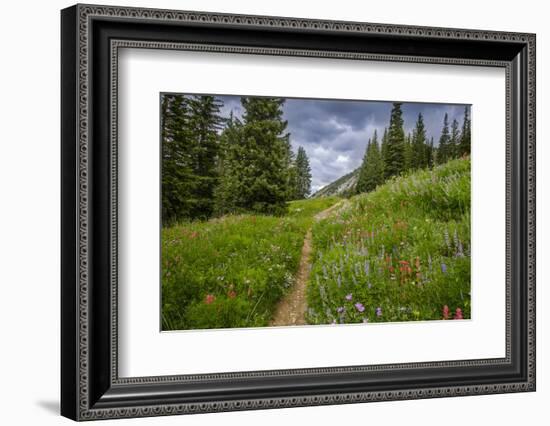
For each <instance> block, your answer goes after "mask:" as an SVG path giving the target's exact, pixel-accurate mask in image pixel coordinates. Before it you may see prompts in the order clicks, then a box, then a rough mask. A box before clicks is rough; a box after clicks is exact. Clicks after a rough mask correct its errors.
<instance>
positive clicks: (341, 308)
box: [336, 306, 346, 314]
mask: <svg viewBox="0 0 550 426" xmlns="http://www.w3.org/2000/svg"><path fill="white" fill-rule="evenodd" d="M345 309H346V308H344V307H343V306H339V307H338V308H337V309H336V312H338V313H339V314H341V313H342V312H344V311H345Z"/></svg>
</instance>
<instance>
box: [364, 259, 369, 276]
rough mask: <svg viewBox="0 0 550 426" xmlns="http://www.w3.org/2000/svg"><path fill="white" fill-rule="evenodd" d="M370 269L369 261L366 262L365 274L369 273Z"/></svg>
mask: <svg viewBox="0 0 550 426" xmlns="http://www.w3.org/2000/svg"><path fill="white" fill-rule="evenodd" d="M369 270H370V263H369V262H368V261H366V262H365V275H368V274H369Z"/></svg>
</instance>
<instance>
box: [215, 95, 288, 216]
mask: <svg viewBox="0 0 550 426" xmlns="http://www.w3.org/2000/svg"><path fill="white" fill-rule="evenodd" d="M241 103H242V106H243V107H244V114H243V122H242V124H241V123H239V124H238V125H235V124H234V125H233V127H232V128H231V129H230V130H229V129H226V130H225V131H224V134H225V133H226V132H227V135H224V138H225V139H226V140H227V141H226V143H227V144H229V145H231V146H232V148H231V152H230V153H228V158H227V160H226V165H225V166H224V176H223V182H222V184H221V186H222V188H223V189H220V190H219V191H217V198H218V199H219V200H223V202H222V201H218V202H217V205H218V210H219V211H220V210H221V212H224V211H225V212H228V211H229V212H234V211H253V212H258V213H265V214H283V213H285V212H286V209H287V204H286V201H287V200H288V199H289V198H290V195H291V194H292V187H291V183H292V182H291V176H290V173H289V169H290V164H291V161H292V154H291V149H290V140H289V134H287V133H285V130H286V127H287V122H286V121H284V120H283V118H282V117H283V110H282V106H283V104H284V99H280V98H256V97H243V98H241Z"/></svg>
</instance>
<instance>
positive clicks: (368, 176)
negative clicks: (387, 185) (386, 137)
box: [355, 130, 384, 194]
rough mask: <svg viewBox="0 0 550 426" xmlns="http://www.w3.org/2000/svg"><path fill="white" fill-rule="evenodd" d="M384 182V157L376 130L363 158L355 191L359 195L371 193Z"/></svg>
mask: <svg viewBox="0 0 550 426" xmlns="http://www.w3.org/2000/svg"><path fill="white" fill-rule="evenodd" d="M383 181H384V164H383V161H382V155H381V153H380V148H379V146H378V135H377V132H376V130H375V131H374V135H373V137H372V140H370V139H369V142H368V144H367V149H366V150H365V155H364V157H363V163H362V164H361V169H360V171H359V176H358V178H357V184H356V186H355V191H356V192H357V193H358V194H359V193H362V192H369V191H372V190H374V189H375V188H376V187H377V186H378V185H380V184H382V183H383Z"/></svg>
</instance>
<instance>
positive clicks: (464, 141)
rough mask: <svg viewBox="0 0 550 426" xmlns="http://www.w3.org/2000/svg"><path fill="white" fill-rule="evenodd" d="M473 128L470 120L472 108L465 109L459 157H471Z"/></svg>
mask: <svg viewBox="0 0 550 426" xmlns="http://www.w3.org/2000/svg"><path fill="white" fill-rule="evenodd" d="M471 127H472V123H471V120H470V108H469V107H468V106H465V107H464V121H463V122H462V131H461V133H460V143H459V149H458V155H459V156H464V155H470V143H471Z"/></svg>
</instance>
